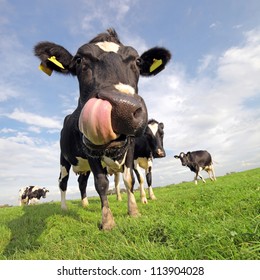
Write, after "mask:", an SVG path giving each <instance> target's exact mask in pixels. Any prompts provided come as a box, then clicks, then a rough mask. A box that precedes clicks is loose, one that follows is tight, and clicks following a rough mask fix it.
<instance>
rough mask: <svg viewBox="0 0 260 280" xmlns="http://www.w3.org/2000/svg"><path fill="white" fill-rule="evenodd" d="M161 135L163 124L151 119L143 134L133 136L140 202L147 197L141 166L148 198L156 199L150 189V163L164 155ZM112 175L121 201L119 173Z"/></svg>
mask: <svg viewBox="0 0 260 280" xmlns="http://www.w3.org/2000/svg"><path fill="white" fill-rule="evenodd" d="M163 137H164V124H163V123H162V122H160V123H159V122H158V121H156V120H154V119H151V120H149V121H148V125H147V127H146V129H145V132H144V134H143V135H142V136H139V137H136V138H135V148H134V171H135V174H136V177H137V180H138V182H139V184H140V186H139V189H140V198H141V202H142V203H147V198H146V193H145V190H144V178H143V176H142V170H141V168H143V169H144V170H145V174H146V182H147V185H148V195H149V198H150V199H151V200H155V199H156V197H155V195H154V193H153V189H152V165H153V158H162V157H165V156H166V153H165V150H164V148H163ZM114 176H115V177H114V182H115V189H116V194H117V200H119V201H121V200H122V197H121V193H120V186H119V177H120V173H116V174H115V175H114Z"/></svg>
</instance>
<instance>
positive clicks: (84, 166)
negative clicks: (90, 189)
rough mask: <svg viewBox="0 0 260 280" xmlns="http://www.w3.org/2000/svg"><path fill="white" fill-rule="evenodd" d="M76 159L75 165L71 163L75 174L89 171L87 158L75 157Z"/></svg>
mask: <svg viewBox="0 0 260 280" xmlns="http://www.w3.org/2000/svg"><path fill="white" fill-rule="evenodd" d="M76 158H77V160H78V163H77V165H73V166H72V169H73V171H74V172H75V173H76V174H85V173H87V172H88V171H90V170H91V169H90V166H89V162H88V160H87V159H84V158H81V157H76Z"/></svg>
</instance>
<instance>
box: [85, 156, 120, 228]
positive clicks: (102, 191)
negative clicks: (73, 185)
mask: <svg viewBox="0 0 260 280" xmlns="http://www.w3.org/2000/svg"><path fill="white" fill-rule="evenodd" d="M89 165H90V167H91V170H92V172H93V174H94V182H95V188H96V191H97V193H98V194H99V197H100V201H101V211H102V221H101V225H100V229H103V230H111V229H112V228H113V227H114V226H115V221H114V217H113V215H112V212H111V210H110V208H109V205H108V199H107V190H108V187H109V181H108V179H107V175H106V172H105V169H104V168H103V167H102V164H101V161H100V160H99V159H94V158H91V159H89Z"/></svg>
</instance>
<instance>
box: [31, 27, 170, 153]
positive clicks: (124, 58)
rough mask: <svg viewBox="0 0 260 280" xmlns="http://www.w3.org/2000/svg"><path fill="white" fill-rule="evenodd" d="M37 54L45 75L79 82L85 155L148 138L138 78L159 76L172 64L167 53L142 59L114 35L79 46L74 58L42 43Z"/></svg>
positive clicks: (151, 51)
mask: <svg viewBox="0 0 260 280" xmlns="http://www.w3.org/2000/svg"><path fill="white" fill-rule="evenodd" d="M34 50H35V55H36V56H38V57H39V58H40V60H41V66H40V68H41V70H43V71H44V72H46V73H47V74H49V75H50V74H51V72H52V71H53V70H54V71H56V72H60V73H63V74H72V75H74V76H77V78H78V81H79V88H80V96H79V102H78V108H77V110H76V111H77V113H78V114H77V117H78V128H79V130H80V131H81V132H82V134H83V141H84V143H85V145H86V147H87V149H88V150H89V151H92V152H93V151H94V153H93V154H92V156H95V155H99V151H104V150H113V149H115V148H117V147H122V146H124V145H126V142H127V139H128V138H129V137H131V136H139V135H141V134H142V133H143V132H144V129H145V127H146V125H147V109H146V105H145V103H144V101H143V99H142V98H141V97H140V96H139V95H138V86H137V84H138V79H139V76H140V75H142V76H154V75H156V74H158V73H159V72H160V71H161V70H163V69H164V67H165V65H166V63H167V62H168V61H169V60H170V58H171V54H170V52H169V51H168V50H166V49H164V48H157V47H156V48H152V49H149V50H148V51H146V52H145V53H143V54H142V55H141V56H139V55H138V53H137V51H136V50H135V49H134V48H132V47H130V46H124V45H123V44H122V43H121V42H120V41H119V38H118V36H117V33H116V32H115V30H114V29H108V30H107V33H102V34H99V35H98V36H96V37H95V38H94V39H92V40H91V41H90V42H89V43H87V44H84V45H83V46H81V47H80V48H79V49H78V51H77V53H76V54H75V55H74V56H73V55H71V54H70V53H69V52H68V51H67V50H66V49H65V48H63V47H62V46H59V45H57V44H54V43H50V42H42V43H39V44H37V45H36V46H35V49H34Z"/></svg>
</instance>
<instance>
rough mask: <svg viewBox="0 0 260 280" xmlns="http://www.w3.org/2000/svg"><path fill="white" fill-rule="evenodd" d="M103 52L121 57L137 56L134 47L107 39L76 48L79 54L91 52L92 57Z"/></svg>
mask: <svg viewBox="0 0 260 280" xmlns="http://www.w3.org/2000/svg"><path fill="white" fill-rule="evenodd" d="M104 52H107V53H111V52H113V53H117V54H119V55H121V56H122V57H123V58H124V57H128V56H133V57H138V56H139V55H138V52H137V51H136V49H134V48H133V47H131V46H124V45H121V44H117V43H114V42H108V41H101V42H95V43H88V44H84V45H82V46H81V47H80V48H79V49H78V52H77V53H78V54H81V55H87V54H89V53H91V55H93V56H94V57H99V56H100V55H102V54H103V53H104Z"/></svg>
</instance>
